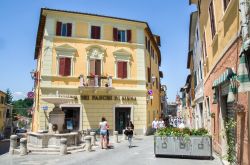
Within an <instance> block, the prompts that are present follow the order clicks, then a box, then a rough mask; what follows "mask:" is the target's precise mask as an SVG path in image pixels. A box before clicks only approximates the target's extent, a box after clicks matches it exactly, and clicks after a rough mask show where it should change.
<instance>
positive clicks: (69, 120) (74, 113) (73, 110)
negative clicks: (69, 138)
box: [62, 107, 80, 131]
mask: <svg viewBox="0 0 250 165" xmlns="http://www.w3.org/2000/svg"><path fill="white" fill-rule="evenodd" d="M62 110H63V111H64V113H65V119H64V130H67V131H79V125H80V108H79V107H62Z"/></svg>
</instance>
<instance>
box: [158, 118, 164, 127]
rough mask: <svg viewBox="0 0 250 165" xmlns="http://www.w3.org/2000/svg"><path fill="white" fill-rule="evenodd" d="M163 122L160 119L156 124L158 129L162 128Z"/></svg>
mask: <svg viewBox="0 0 250 165" xmlns="http://www.w3.org/2000/svg"><path fill="white" fill-rule="evenodd" d="M164 127H165V125H164V121H163V120H162V118H160V121H159V122H158V128H164Z"/></svg>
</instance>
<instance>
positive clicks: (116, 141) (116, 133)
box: [114, 131, 118, 143]
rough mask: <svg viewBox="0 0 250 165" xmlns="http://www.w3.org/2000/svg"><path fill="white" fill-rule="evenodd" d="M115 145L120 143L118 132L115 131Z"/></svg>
mask: <svg viewBox="0 0 250 165" xmlns="http://www.w3.org/2000/svg"><path fill="white" fill-rule="evenodd" d="M114 143H118V131H114Z"/></svg>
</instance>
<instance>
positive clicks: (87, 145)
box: [84, 136, 91, 152]
mask: <svg viewBox="0 0 250 165" xmlns="http://www.w3.org/2000/svg"><path fill="white" fill-rule="evenodd" d="M84 140H85V142H86V149H87V151H89V152H90V151H91V136H85V137H84Z"/></svg>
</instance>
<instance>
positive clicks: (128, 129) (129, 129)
mask: <svg viewBox="0 0 250 165" xmlns="http://www.w3.org/2000/svg"><path fill="white" fill-rule="evenodd" d="M133 131H134V124H133V123H132V121H129V123H128V125H127V127H126V130H125V132H126V134H125V135H127V136H128V142H129V146H128V147H129V148H131V147H132V138H133V134H134V132H133Z"/></svg>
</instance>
